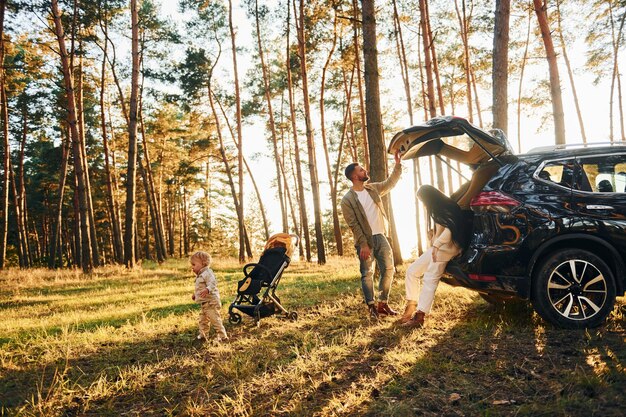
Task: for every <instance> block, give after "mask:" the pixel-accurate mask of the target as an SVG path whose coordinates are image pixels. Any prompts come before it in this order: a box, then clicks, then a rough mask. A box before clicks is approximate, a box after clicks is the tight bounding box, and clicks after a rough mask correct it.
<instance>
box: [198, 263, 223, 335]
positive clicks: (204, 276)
mask: <svg viewBox="0 0 626 417" xmlns="http://www.w3.org/2000/svg"><path fill="white" fill-rule="evenodd" d="M205 288H206V289H208V290H209V295H208V296H206V297H204V298H202V297H201V296H200V293H201V292H202V291H203V290H204V289H205ZM195 295H196V302H197V303H200V307H201V309H200V317H199V318H198V326H199V327H200V335H199V337H203V338H205V339H208V335H209V329H210V328H211V324H212V325H213V327H214V328H215V332H216V333H217V341H218V342H219V341H222V340H227V339H228V335H227V334H226V329H225V328H224V324H223V323H222V316H221V313H220V310H221V309H222V303H221V301H220V293H219V291H218V289H217V279H216V278H215V274H214V273H213V271H212V270H211V269H210V268H209V267H207V266H205V267H204V268H202V269H201V270H200V271H199V272H198V275H197V276H196V288H195Z"/></svg>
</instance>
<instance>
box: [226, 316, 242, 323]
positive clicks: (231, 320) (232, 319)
mask: <svg viewBox="0 0 626 417" xmlns="http://www.w3.org/2000/svg"><path fill="white" fill-rule="evenodd" d="M228 322H229V323H231V324H239V323H241V314H238V313H230V315H229V316H228Z"/></svg>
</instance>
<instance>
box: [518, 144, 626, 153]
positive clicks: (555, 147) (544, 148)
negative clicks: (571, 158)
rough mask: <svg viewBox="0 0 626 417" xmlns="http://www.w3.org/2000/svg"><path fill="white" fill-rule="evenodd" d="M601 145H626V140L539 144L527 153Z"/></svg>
mask: <svg viewBox="0 0 626 417" xmlns="http://www.w3.org/2000/svg"><path fill="white" fill-rule="evenodd" d="M600 146H626V142H624V141H614V142H588V143H566V144H562V145H550V146H538V147H536V148H532V149H531V150H529V151H528V152H526V153H542V152H550V151H559V150H564V149H576V148H591V147H600Z"/></svg>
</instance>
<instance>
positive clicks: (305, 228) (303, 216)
mask: <svg viewBox="0 0 626 417" xmlns="http://www.w3.org/2000/svg"><path fill="white" fill-rule="evenodd" d="M287 8H288V11H287V59H286V66H287V90H288V93H289V112H290V118H291V130H292V133H293V145H294V157H295V159H296V161H295V162H296V163H295V171H296V178H297V183H298V184H297V188H298V205H299V206H300V225H301V226H302V233H301V234H303V235H304V246H305V251H306V260H307V262H311V238H310V235H309V220H308V219H307V212H306V203H305V198H304V181H303V180H302V168H301V166H302V164H301V162H300V145H299V143H298V130H297V127H296V108H295V103H294V91H293V80H292V77H291V60H290V54H291V51H290V44H289V33H290V31H289V27H290V12H289V10H291V7H290V6H288V7H287Z"/></svg>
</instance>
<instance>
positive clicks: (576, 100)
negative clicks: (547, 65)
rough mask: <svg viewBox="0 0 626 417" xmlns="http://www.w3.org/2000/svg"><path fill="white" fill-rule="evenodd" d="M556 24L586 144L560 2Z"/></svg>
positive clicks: (557, 5)
mask: <svg viewBox="0 0 626 417" xmlns="http://www.w3.org/2000/svg"><path fill="white" fill-rule="evenodd" d="M556 14H557V16H556V18H557V20H556V22H557V31H558V36H559V42H560V44H561V52H562V53H563V60H564V61H565V67H566V68H567V76H568V78H569V83H570V87H572V95H573V96H574V106H576V116H577V118H578V126H579V127H580V135H581V138H582V141H583V143H587V133H585V123H584V122H583V115H582V111H581V109H580V103H579V101H578V91H577V90H576V83H575V82H574V73H573V71H572V66H571V64H570V61H569V56H568V55H567V48H566V47H565V37H564V35H563V28H562V26H561V0H557V2H556Z"/></svg>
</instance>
